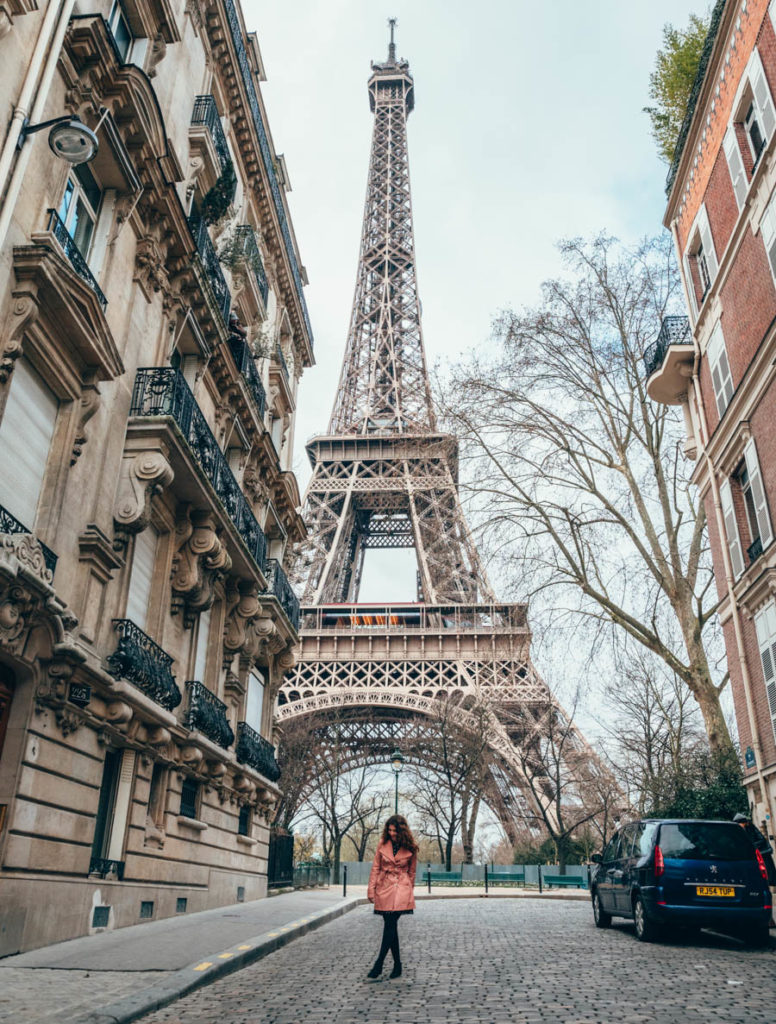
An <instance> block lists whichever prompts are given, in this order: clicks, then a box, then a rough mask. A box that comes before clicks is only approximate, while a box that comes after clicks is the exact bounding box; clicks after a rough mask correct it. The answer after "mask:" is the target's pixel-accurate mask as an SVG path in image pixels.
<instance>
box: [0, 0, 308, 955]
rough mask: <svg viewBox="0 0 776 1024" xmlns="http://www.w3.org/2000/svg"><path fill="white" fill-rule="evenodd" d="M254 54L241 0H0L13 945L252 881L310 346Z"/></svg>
mask: <svg viewBox="0 0 776 1024" xmlns="http://www.w3.org/2000/svg"><path fill="white" fill-rule="evenodd" d="M263 77H264V75H263V69H262V59H261V54H260V50H259V46H258V43H257V40H256V37H255V36H254V35H253V34H251V33H248V32H246V28H245V25H244V22H243V16H242V13H241V11H240V8H239V6H238V5H237V2H236V0H76V2H74V0H37V2H36V0H0V103H1V104H2V114H1V115H0V126H1V128H0V131H1V132H2V134H0V955H5V954H8V953H12V952H15V951H18V950H24V949H29V948H32V947H35V946H39V945H42V944H44V943H48V942H52V941H56V940H60V939H64V938H68V937H71V936H75V935H83V934H87V933H89V932H91V931H94V930H97V929H100V928H112V927H118V926H122V925H127V924H133V923H135V922H138V921H140V920H143V919H146V918H159V917H164V916H169V915H174V914H176V913H185V912H191V911H195V910H201V909H204V908H207V907H212V906H218V905H223V904H228V903H233V902H235V901H238V900H242V899H245V900H249V899H255V898H257V897H260V896H262V895H263V894H264V893H265V892H266V884H267V858H268V838H269V827H268V824H269V820H270V818H271V812H272V808H273V805H274V803H275V801H276V799H277V796H278V793H279V790H278V767H277V762H276V760H275V754H274V747H273V745H272V729H273V711H274V705H275V698H276V691H277V688H278V686H279V684H280V680H281V678H282V675H283V673H284V671H285V670H287V669H289V668H290V667H291V666H292V665H293V664H294V660H295V656H296V650H297V644H298V636H297V627H298V611H299V610H298V604H297V601H296V598H295V596H294V594H293V592H292V591H291V589H290V587H289V585H288V582H287V579H286V576H285V572H284V563H285V558H286V553H287V552H290V548H291V545H292V544H294V543H296V542H298V541H299V540H301V539H302V537H303V535H304V525H303V523H302V520H301V517H300V514H299V500H300V499H299V491H298V487H297V481H296V479H295V477H294V475H293V473H292V472H291V469H290V466H291V451H292V445H293V431H294V408H295V402H296V393H297V386H298V382H299V378H300V375H301V373H302V371H303V369H304V368H306V367H309V366H311V365H312V361H313V354H312V336H311V331H310V325H309V321H308V315H307V310H306V306H305V299H304V295H303V285H304V283H305V272H304V268H303V267H302V265H301V262H300V258H299V254H298V252H297V246H296V241H295V238H294V233H293V229H292V227H291V223H290V219H289V213H288V208H287V202H286V196H285V193H286V191H287V190H288V187H289V186H288V176H287V173H286V168H285V165H284V162H283V158H282V157H281V156H279V155H277V154H276V153H275V151H274V148H273V143H272V139H271V136H270V133H269V128H268V126H267V119H266V114H265V110H264V106H263V102H262V97H261V86H260V83H261V81H262V80H263ZM73 115H75V116H77V118H79V119H80V122H82V124H81V123H80V122H79V121H77V120H73ZM55 119H56V123H55V124H53V125H46V122H49V121H51V120H55ZM42 124H43V125H46V127H43V128H39V126H40V125H42ZM83 126H86V128H87V129H89V130H88V131H87V130H85V129H84V127H83ZM95 146H96V154H95V155H93V158H92V159H91V160H89V161H88V162H78V161H82V160H83V157H84V155H90V154H91V153H92V152H93V150H94V148H95Z"/></svg>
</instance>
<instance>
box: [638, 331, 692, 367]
mask: <svg viewBox="0 0 776 1024" xmlns="http://www.w3.org/2000/svg"><path fill="white" fill-rule="evenodd" d="M671 345H692V334H691V332H690V321H689V319H688V318H687V317H686V316H667V317H664V319H663V323H662V324H661V326H660V333H659V334H658V336H657V339H656V340H655V341H654V342H653V343H652V344H651V345H650V346H649V348H648V349H647V350H646V352H645V353H644V373H645V375H646V376H647V377H651V376H652V374H653V373H654V372H655V370H658V369H660V367H661V366H662V365H663V361H664V359H665V357H666V352H667V351H668V349H669V348H670V347H671Z"/></svg>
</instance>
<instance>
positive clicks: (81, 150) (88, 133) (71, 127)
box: [16, 114, 100, 164]
mask: <svg viewBox="0 0 776 1024" xmlns="http://www.w3.org/2000/svg"><path fill="white" fill-rule="evenodd" d="M44 128H50V129H51V131H50V132H49V137H48V144H49V148H50V149H51V152H52V153H54V155H55V156H58V157H60V158H61V159H62V160H66V161H67V162H68V163H69V164H85V163H88V162H89V161H90V160H93V159H94V158H95V156H97V150H98V149H99V146H100V144H99V142H98V141H97V136H96V135H95V134H94V132H93V131H92V130H91V128H87V127H86V125H85V124H84V123H83V121H82V120H81V119H80V117H77V116H76V115H75V114H64V115H63V116H62V117H55V118H52V120H51V121H42V122H41V123H40V124H32V125H30V124H27V122H26V121H25V123H24V125H23V126H22V130H21V131H20V132H19V141H18V142H17V143H16V148H17V149H21V148H22V146H23V145H24V143H25V141H26V139H27V136H28V135H34V134H35V133H36V132H40V131H43V129H44Z"/></svg>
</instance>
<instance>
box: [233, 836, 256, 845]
mask: <svg viewBox="0 0 776 1024" xmlns="http://www.w3.org/2000/svg"><path fill="white" fill-rule="evenodd" d="M237 842H238V843H239V844H240V845H241V846H255V845H256V843H257V842H258V840H257V839H254V838H253V836H238V837H237Z"/></svg>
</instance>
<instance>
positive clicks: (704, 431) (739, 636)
mask: <svg viewBox="0 0 776 1024" xmlns="http://www.w3.org/2000/svg"><path fill="white" fill-rule="evenodd" d="M671 234H672V235H673V238H674V247H675V250H676V256H677V259H678V260H679V261H681V249H680V247H679V235H678V232H677V229H676V220H673V221H671ZM680 278H681V280H682V288H683V290H684V297H685V302H686V303H687V308H688V309H691V308H692V307H691V306H690V302H689V296H688V294H687V286H686V283H685V281H684V275H682V274H680ZM693 348H694V350H695V358H694V361H693V370H692V387H693V395H694V398H695V408H696V410H697V417H698V425H699V426H700V431H701V444H702V447H703V458H704V459H705V461H706V470H707V472H708V476H709V482H710V484H711V495H712V501H713V504H714V519H715V521H716V525H717V533H718V534H719V540H720V548H721V550H722V563H723V565H724V568H725V585H726V587H727V596H728V602H729V604H730V611H731V619H732V620H733V632H734V634H735V639H736V653H737V654H738V665H739V668H740V670H741V681H742V683H743V685H744V697H745V700H746V714H747V718H748V720H749V731H750V733H751V735H752V747H753V749H754V760H755V767H756V769H757V781H758V783H759V787H760V797H761V799H762V802H763V805H764V807H765V808H766V810H767V811H768V813H769V814H770V821H769V826H770V827H769V829H768V831H769V832H770V831H771V829H773V827H774V824H775V823H774V817H773V808H772V807H771V802H770V799H769V796H768V790H767V788H766V785H765V780H764V778H763V767H762V754H761V752H760V734H759V731H758V728H757V719H756V716H755V712H754V702H753V701H752V680H751V677H750V675H749V666H748V665H747V662H746V654H745V649H744V631H743V627H742V625H741V613H740V611H739V608H738V604H737V602H736V597H735V593H734V592H733V588H734V586H735V579H734V577H733V563H732V562H731V560H730V550H729V549H728V545H727V532H726V530H725V519H724V516H723V514H722V501H721V500H720V496H719V482H718V480H717V474H716V471H715V468H714V464H713V462H712V461H711V456H710V455H709V453H708V445H709V427H708V422H707V419H706V409H705V407H704V405H703V401H702V396H701V384H700V378H699V377H698V364H699V361H700V351H699V349H698V341H697V339H696V337H695V331H693Z"/></svg>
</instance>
